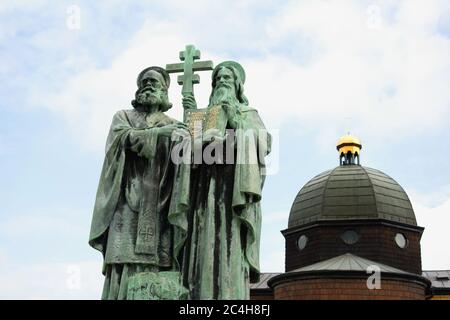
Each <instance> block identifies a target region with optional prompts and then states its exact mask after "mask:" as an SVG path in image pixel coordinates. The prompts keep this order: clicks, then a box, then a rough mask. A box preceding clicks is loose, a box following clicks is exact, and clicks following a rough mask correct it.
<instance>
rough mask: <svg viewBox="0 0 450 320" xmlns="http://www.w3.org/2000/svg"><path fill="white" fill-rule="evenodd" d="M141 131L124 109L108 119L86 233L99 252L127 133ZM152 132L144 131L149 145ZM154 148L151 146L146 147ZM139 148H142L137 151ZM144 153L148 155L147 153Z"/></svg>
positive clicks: (116, 189) (118, 186) (118, 184)
mask: <svg viewBox="0 0 450 320" xmlns="http://www.w3.org/2000/svg"><path fill="white" fill-rule="evenodd" d="M139 131H142V129H135V128H133V127H132V125H131V123H130V120H129V119H128V117H127V114H126V112H125V111H123V110H122V111H119V112H117V113H116V114H115V115H114V117H113V120H112V124H111V127H110V130H109V134H108V138H107V141H106V150H105V160H104V162H103V168H102V172H101V175H100V182H99V185H98V189H97V195H96V199H95V205H94V213H93V217H92V223H91V231H90V235H89V244H90V245H91V246H92V247H94V248H95V249H97V250H100V251H101V252H102V253H103V254H104V253H105V249H106V238H107V237H106V235H107V230H108V228H109V225H110V223H111V220H112V218H113V215H114V211H115V209H116V206H117V203H118V200H119V196H120V192H121V186H122V185H123V184H122V180H123V179H124V176H123V175H124V168H125V161H126V149H130V150H131V151H133V150H132V145H130V136H132V135H133V134H134V133H136V132H139ZM154 136H156V133H155V134H148V137H149V139H150V140H152V141H150V142H152V145H153V144H155V143H156V138H154ZM148 149H149V150H155V149H156V148H155V147H154V146H150V147H148ZM140 151H142V150H140ZM146 156H148V157H149V156H151V155H149V154H147V155H146Z"/></svg>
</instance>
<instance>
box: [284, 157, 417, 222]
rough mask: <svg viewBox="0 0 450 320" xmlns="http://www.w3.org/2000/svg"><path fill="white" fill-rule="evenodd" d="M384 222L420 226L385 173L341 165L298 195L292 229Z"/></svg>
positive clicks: (401, 194)
mask: <svg viewBox="0 0 450 320" xmlns="http://www.w3.org/2000/svg"><path fill="white" fill-rule="evenodd" d="M364 219H365V220H367V219H384V220H389V221H393V222H399V223H404V224H409V225H413V226H417V222H416V218H415V215H414V210H413V207H412V205H411V202H410V200H409V198H408V195H407V194H406V192H405V191H404V190H403V188H402V187H401V186H400V185H399V184H398V183H397V182H396V181H395V180H394V179H392V178H391V177H389V176H388V175H386V174H384V173H383V172H381V171H379V170H376V169H372V168H368V167H363V166H360V165H357V164H347V165H340V166H338V167H336V168H334V169H333V170H329V171H325V172H323V173H321V174H319V175H317V176H315V177H314V178H313V179H311V180H310V181H309V182H308V183H306V184H305V186H304V187H303V188H302V189H301V190H300V191H299V193H298V194H297V196H296V198H295V201H294V203H293V205H292V208H291V212H290V215H289V223H288V228H289V229H290V228H294V227H298V226H302V225H305V224H308V223H310V222H315V221H331V220H364Z"/></svg>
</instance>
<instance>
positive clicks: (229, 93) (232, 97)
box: [209, 85, 239, 106]
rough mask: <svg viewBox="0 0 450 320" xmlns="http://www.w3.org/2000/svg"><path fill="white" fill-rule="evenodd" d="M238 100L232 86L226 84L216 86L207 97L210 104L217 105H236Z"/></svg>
mask: <svg viewBox="0 0 450 320" xmlns="http://www.w3.org/2000/svg"><path fill="white" fill-rule="evenodd" d="M238 103H239V101H238V99H237V98H236V94H235V92H234V91H233V89H232V88H230V87H227V86H223V85H222V86H220V87H216V88H215V89H214V91H213V92H212V94H211V98H210V99H209V105H210V106H217V105H223V104H230V105H236V104H238Z"/></svg>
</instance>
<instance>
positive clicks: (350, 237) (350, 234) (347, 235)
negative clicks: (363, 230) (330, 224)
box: [341, 230, 359, 244]
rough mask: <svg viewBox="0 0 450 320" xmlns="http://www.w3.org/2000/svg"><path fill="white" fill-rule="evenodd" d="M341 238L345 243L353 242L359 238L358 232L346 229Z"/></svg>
mask: <svg viewBox="0 0 450 320" xmlns="http://www.w3.org/2000/svg"><path fill="white" fill-rule="evenodd" d="M341 239H342V241H344V243H345V244H355V243H357V242H358V240H359V234H358V233H357V232H356V231H354V230H347V231H345V232H344V233H343V234H341Z"/></svg>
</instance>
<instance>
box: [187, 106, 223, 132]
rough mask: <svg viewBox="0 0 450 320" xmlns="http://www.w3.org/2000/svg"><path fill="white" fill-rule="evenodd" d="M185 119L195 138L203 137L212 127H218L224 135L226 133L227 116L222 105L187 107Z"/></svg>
mask: <svg viewBox="0 0 450 320" xmlns="http://www.w3.org/2000/svg"><path fill="white" fill-rule="evenodd" d="M184 119H185V123H186V124H187V125H188V128H189V130H190V132H191V135H192V137H193V138H194V139H196V138H201V137H202V136H203V135H205V133H206V132H207V131H208V130H210V129H218V130H219V133H220V134H221V135H222V136H224V135H225V130H226V127H227V116H226V114H225V110H223V108H222V106H212V107H209V108H205V109H186V110H185V111H184Z"/></svg>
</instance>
